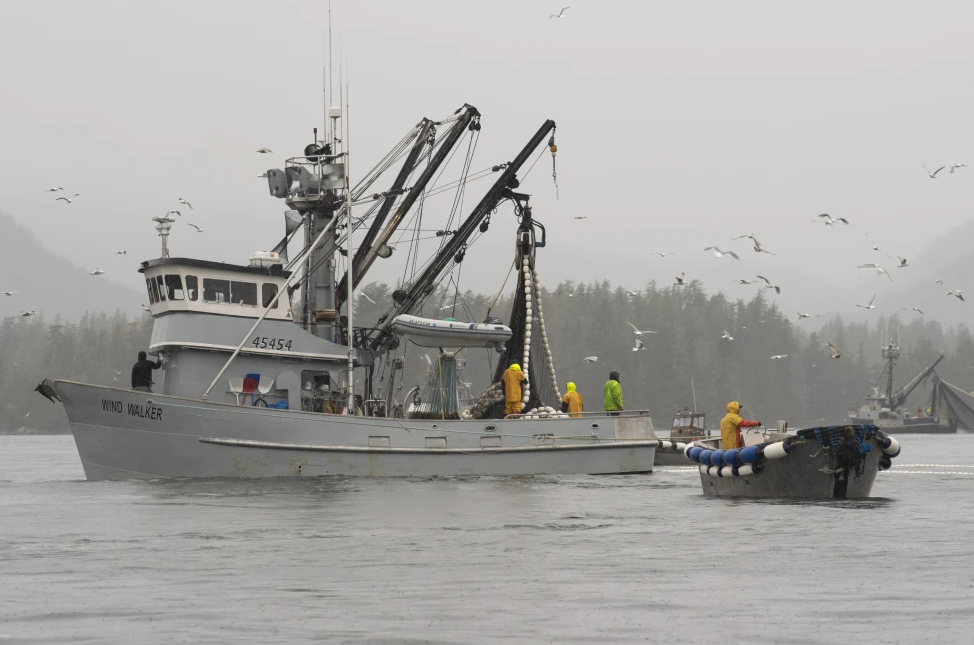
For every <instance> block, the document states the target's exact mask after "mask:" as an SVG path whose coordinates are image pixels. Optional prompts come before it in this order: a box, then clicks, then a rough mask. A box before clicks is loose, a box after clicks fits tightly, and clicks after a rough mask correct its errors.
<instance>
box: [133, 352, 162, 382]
mask: <svg viewBox="0 0 974 645" xmlns="http://www.w3.org/2000/svg"><path fill="white" fill-rule="evenodd" d="M160 367H162V361H157V362H155V363H153V362H152V361H150V360H148V359H147V358H146V357H145V352H139V360H138V361H136V363H135V365H133V366H132V389H133V390H135V391H137V392H151V391H152V370H157V369H159V368H160Z"/></svg>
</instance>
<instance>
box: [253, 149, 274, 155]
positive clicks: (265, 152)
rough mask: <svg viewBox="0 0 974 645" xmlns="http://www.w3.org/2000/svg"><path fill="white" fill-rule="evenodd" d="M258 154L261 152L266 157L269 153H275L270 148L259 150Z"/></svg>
mask: <svg viewBox="0 0 974 645" xmlns="http://www.w3.org/2000/svg"><path fill="white" fill-rule="evenodd" d="M257 152H259V153H260V154H262V155H266V154H267V153H269V152H274V151H273V150H271V149H270V148H257Z"/></svg>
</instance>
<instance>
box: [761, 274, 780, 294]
mask: <svg viewBox="0 0 974 645" xmlns="http://www.w3.org/2000/svg"><path fill="white" fill-rule="evenodd" d="M755 277H757V278H760V279H762V280H764V288H765V289H774V292H775V293H781V287H779V286H778V285H776V284H771V280H768V279H767V278H765V277H764V276H763V275H759V276H755Z"/></svg>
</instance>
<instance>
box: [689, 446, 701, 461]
mask: <svg viewBox="0 0 974 645" xmlns="http://www.w3.org/2000/svg"><path fill="white" fill-rule="evenodd" d="M701 452H703V448H701V447H700V446H694V447H693V448H690V451H689V453H688V454H687V456H688V457H690V459H691V460H693V461H695V462H697V463H700V453H701Z"/></svg>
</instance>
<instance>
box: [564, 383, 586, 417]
mask: <svg viewBox="0 0 974 645" xmlns="http://www.w3.org/2000/svg"><path fill="white" fill-rule="evenodd" d="M567 389H568V393H567V394H565V396H563V397H562V398H561V411H562V412H567V413H568V414H570V415H572V416H573V417H580V416H582V415H581V414H580V412H582V411H583V410H584V409H585V403H584V401H582V395H581V394H579V393H578V392H576V391H575V384H574V383H569V384H568V386H567Z"/></svg>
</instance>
